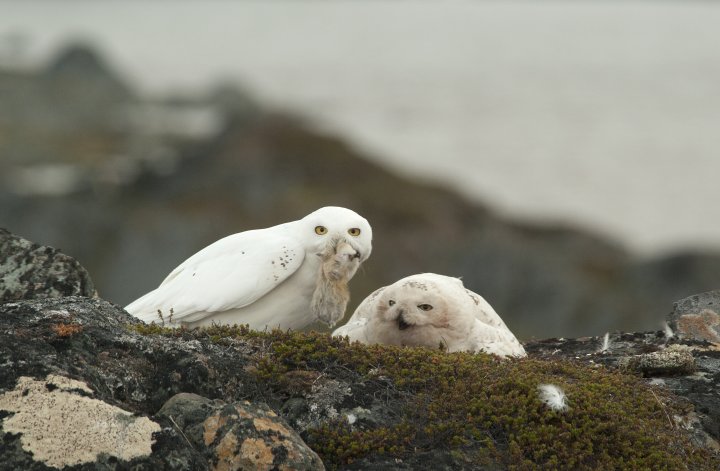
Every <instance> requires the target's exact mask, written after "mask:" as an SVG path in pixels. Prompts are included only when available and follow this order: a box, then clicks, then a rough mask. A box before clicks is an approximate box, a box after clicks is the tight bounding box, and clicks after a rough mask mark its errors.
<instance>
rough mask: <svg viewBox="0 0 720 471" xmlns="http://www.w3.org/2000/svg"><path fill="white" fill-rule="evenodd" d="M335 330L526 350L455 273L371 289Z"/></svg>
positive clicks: (450, 345)
mask: <svg viewBox="0 0 720 471" xmlns="http://www.w3.org/2000/svg"><path fill="white" fill-rule="evenodd" d="M333 335H334V336H348V337H349V338H350V340H352V341H355V340H357V341H359V342H362V343H368V344H373V343H380V344H389V345H408V346H425V347H431V348H438V347H440V346H441V345H442V346H443V347H445V348H447V350H448V351H450V352H455V351H484V352H487V353H493V354H496V355H500V356H525V349H524V348H523V347H522V345H521V344H520V342H519V341H518V340H517V338H516V337H515V335H513V333H512V332H511V331H510V329H508V328H507V326H506V325H505V323H504V322H503V320H502V319H501V318H500V316H499V315H498V314H497V313H496V312H495V310H494V309H493V308H492V306H490V304H488V303H487V301H485V300H484V299H483V298H482V297H481V296H480V295H478V294H476V293H474V292H472V291H470V290H469V289H467V288H465V287H464V286H463V283H462V281H461V280H460V279H458V278H452V277H449V276H444V275H438V274H435V273H422V274H419V275H412V276H408V277H406V278H403V279H401V280H399V281H397V282H395V283H393V284H392V285H389V286H385V287H383V288H380V289H378V290H376V291H375V292H373V293H372V294H370V296H368V297H367V298H365V300H364V301H363V302H362V303H361V304H360V305H359V306H358V308H357V309H356V310H355V313H354V314H353V315H352V317H351V318H350V320H349V321H348V322H347V324H345V325H344V326H342V327H340V328H338V329H337V330H335V332H333Z"/></svg>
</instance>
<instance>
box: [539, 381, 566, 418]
mask: <svg viewBox="0 0 720 471" xmlns="http://www.w3.org/2000/svg"><path fill="white" fill-rule="evenodd" d="M538 394H539V395H540V400H541V401H542V402H543V403H544V404H545V405H547V406H548V407H549V408H550V409H552V410H554V411H556V412H564V411H566V410H567V408H568V405H567V396H565V393H564V392H563V390H562V389H560V388H559V387H558V386H555V385H554V384H541V385H539V386H538Z"/></svg>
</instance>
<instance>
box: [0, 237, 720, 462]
mask: <svg viewBox="0 0 720 471" xmlns="http://www.w3.org/2000/svg"><path fill="white" fill-rule="evenodd" d="M5 237H6V238H9V237H12V236H10V235H8V234H6V235H5ZM23 245H24V244H17V245H16V246H17V247H23ZM11 255H12V254H8V253H4V257H6V258H5V259H2V260H0V266H3V267H4V266H6V263H7V260H8V258H7V257H8V256H11ZM66 270H67V272H64V273H62V274H58V273H48V275H47V276H49V277H50V278H51V279H52V277H54V276H63V278H64V279H71V278H74V277H73V276H72V275H73V272H74V271H75V272H77V271H78V270H81V267H79V266H77V265H73V264H68V265H66ZM75 274H76V275H77V273H75ZM5 279H7V278H4V280H5ZM45 285H47V286H53V283H52V282H50V283H46V284H45ZM14 292H15V297H16V299H4V303H3V304H0V469H8V470H10V469H31V470H42V469H51V468H62V469H85V470H90V469H93V470H95V469H99V470H104V469H114V470H122V469H168V470H170V469H172V470H179V469H219V470H220V469H325V468H329V469H420V470H421V469H433V470H436V469H448V470H449V469H468V470H470V469H511V468H512V469H537V468H538V467H542V466H546V467H547V466H550V467H554V468H556V469H597V466H600V465H603V466H610V467H620V468H622V467H635V468H637V467H640V468H642V467H651V468H659V467H667V468H669V469H677V468H678V467H681V466H682V467H685V468H687V469H702V470H704V469H708V470H709V469H717V466H718V465H720V457H719V456H718V454H717V451H718V439H719V438H720V431H719V430H718V428H717V424H718V423H720V421H719V420H718V419H720V403H719V402H718V401H717V400H716V399H715V397H716V390H717V387H718V384H719V382H720V351H718V349H717V345H716V344H714V343H712V342H709V341H708V340H706V339H700V338H697V336H696V335H695V334H694V332H695V331H694V330H692V329H689V328H687V325H688V322H685V321H687V319H688V318H691V319H693V321H692V322H691V323H690V324H691V325H692V326H694V327H697V325H698V322H697V319H695V317H697V316H698V309H699V310H700V313H701V315H700V318H701V319H706V318H710V319H715V317H713V314H714V315H715V316H717V308H716V306H718V305H719V304H718V302H717V300H719V299H720V292H713V293H707V294H703V295H698V296H695V297H693V298H691V299H688V300H683V301H680V302H678V303H677V304H676V309H675V312H674V314H673V316H672V317H671V326H670V327H669V329H668V330H666V331H665V332H645V333H635V334H620V333H617V334H609V335H608V336H607V338H602V337H586V338H578V339H548V340H542V341H534V342H529V343H526V349H527V350H528V353H529V357H528V358H527V359H521V360H508V361H502V360H499V359H497V358H493V357H491V356H488V355H483V354H478V355H473V354H465V353H459V354H447V353H444V352H440V351H431V350H427V349H410V348H407V349H402V348H391V347H382V346H376V347H367V346H362V345H358V344H355V345H351V344H348V343H347V342H346V341H344V340H342V339H332V338H330V337H329V336H328V335H327V334H319V333H288V332H253V331H249V330H247V329H243V328H211V329H204V330H193V331H187V330H182V329H181V330H170V329H164V328H162V327H161V326H147V325H145V324H143V323H142V322H140V321H138V320H136V319H134V318H133V317H132V316H129V315H128V314H127V313H125V312H124V311H123V310H122V309H121V308H120V307H118V306H116V305H114V304H112V303H109V302H107V301H104V300H102V299H99V298H91V297H87V296H65V293H63V292H59V291H50V292H45V293H43V292H42V291H41V290H38V289H37V286H33V287H31V288H29V289H28V291H27V292H26V293H22V292H20V291H19V290H16V291H14ZM73 294H75V293H73ZM692 316H695V317H692ZM711 328H712V327H711ZM546 382H551V383H553V384H558V385H560V386H561V387H562V388H563V389H564V390H565V392H566V393H567V397H568V404H569V408H568V410H567V411H565V412H562V413H558V412H554V411H551V410H549V409H547V408H546V407H544V405H543V404H542V402H541V401H540V400H539V399H538V398H537V395H536V388H537V387H538V385H539V384H540V383H546ZM43 404H45V405H48V404H52V408H48V407H44V406H43ZM39 410H49V411H51V412H50V413H49V415H47V416H42V415H38V412H37V411H39ZM103 437H105V438H106V439H110V442H111V443H112V445H111V446H108V445H107V443H109V442H108V441H107V440H104V439H103ZM113 437H114V438H113ZM58 441H61V442H62V444H63V445H62V447H59V448H58V447H57V443H58Z"/></svg>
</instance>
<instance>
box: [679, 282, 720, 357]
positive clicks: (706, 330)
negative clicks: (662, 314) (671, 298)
mask: <svg viewBox="0 0 720 471" xmlns="http://www.w3.org/2000/svg"><path fill="white" fill-rule="evenodd" d="M719 313H720V290H715V291H708V292H707V293H701V294H696V295H693V296H689V297H687V298H685V299H681V300H680V301H677V302H676V303H675V305H674V309H673V312H672V313H671V314H670V315H669V316H668V323H669V324H670V327H671V328H672V329H673V330H674V331H675V333H676V334H677V335H678V336H680V337H681V338H686V339H695V340H701V341H702V340H704V341H707V342H712V343H717V344H720V314H719Z"/></svg>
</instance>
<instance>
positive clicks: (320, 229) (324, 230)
mask: <svg viewBox="0 0 720 471" xmlns="http://www.w3.org/2000/svg"><path fill="white" fill-rule="evenodd" d="M315 234H318V235H325V234H327V227H325V226H315Z"/></svg>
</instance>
